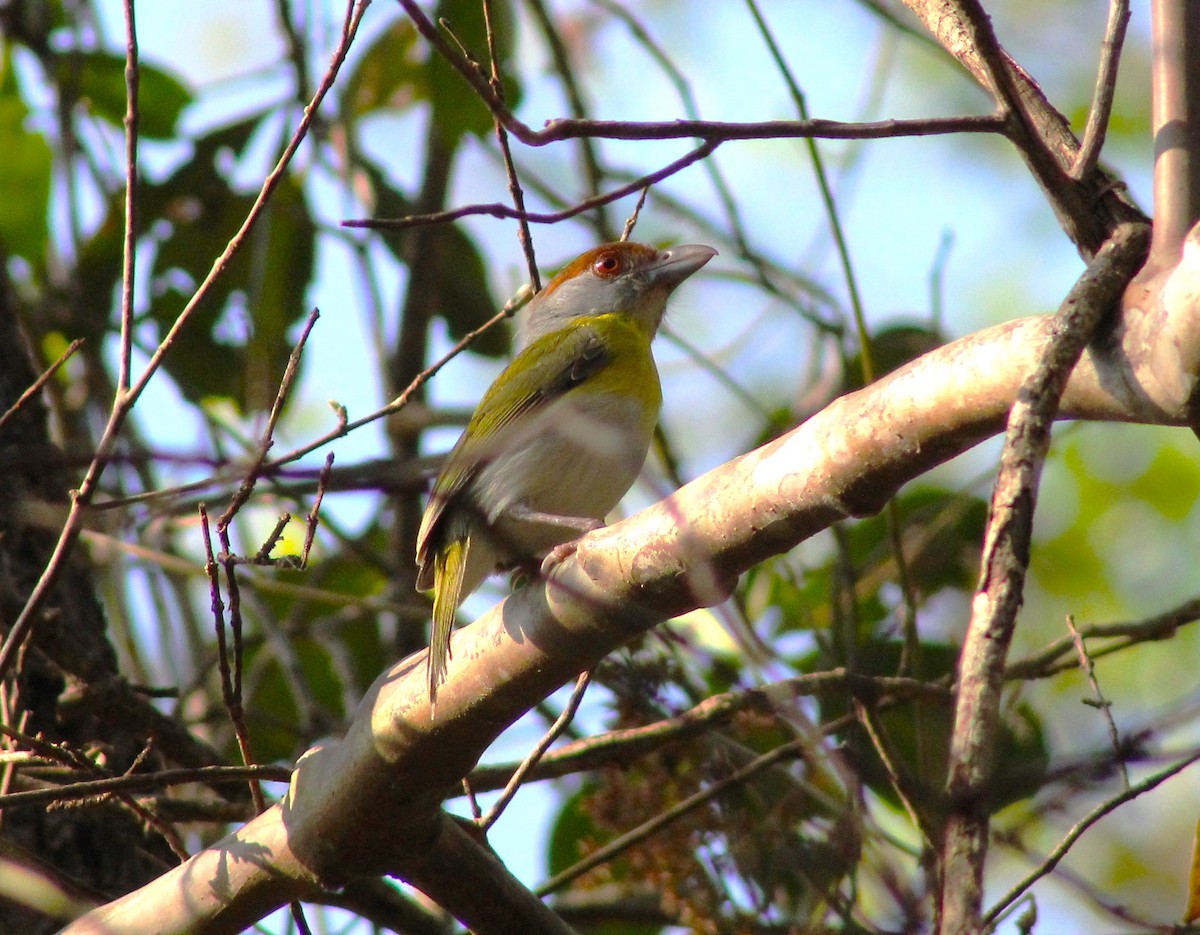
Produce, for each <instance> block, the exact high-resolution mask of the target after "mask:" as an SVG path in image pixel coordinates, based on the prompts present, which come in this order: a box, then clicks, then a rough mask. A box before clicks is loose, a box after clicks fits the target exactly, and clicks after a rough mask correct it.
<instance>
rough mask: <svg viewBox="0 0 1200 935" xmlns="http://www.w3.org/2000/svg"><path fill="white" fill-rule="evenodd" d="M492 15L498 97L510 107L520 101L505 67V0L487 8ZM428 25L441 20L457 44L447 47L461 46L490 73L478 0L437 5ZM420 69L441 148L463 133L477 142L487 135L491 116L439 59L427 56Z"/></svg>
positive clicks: (508, 52) (508, 49)
mask: <svg viewBox="0 0 1200 935" xmlns="http://www.w3.org/2000/svg"><path fill="white" fill-rule="evenodd" d="M492 15H493V19H492V22H493V25H494V26H495V39H496V55H497V57H498V58H499V60H500V74H501V81H502V82H503V86H504V96H505V100H506V101H507V102H508V105H509V107H510V108H511V107H515V106H516V104H517V102H518V100H519V99H520V89H519V86H518V84H517V82H516V79H515V78H514V77H513V76H512V75H511V74H510V73H509V70H508V67H507V66H508V63H509V62H510V61H511V58H512V51H513V42H512V37H513V21H512V19H513V18H512V7H511V5H510V4H509V3H508V2H507V0H498V2H496V3H495V4H493V7H492ZM434 21H435V22H439V23H440V22H443V21H445V24H446V27H447V28H448V29H449V30H450V31H451V32H452V33H453V34H454V38H455V39H456V40H457V42H454V43H453V44H455V45H458V44H461V45H462V46H463V47H465V48H466V50H467V53H468V54H469V55H470V57H471V58H472V59H474V60H475V61H476V62H478V63H480V64H481V65H482V66H483V67H484V68H485V70H486V71H489V72H490V69H489V68H488V66H487V61H488V59H487V56H488V42H487V32H486V29H485V23H484V18H483V10H482V8H481V7H480V5H479V0H441V2H439V3H438V5H437V9H436V11H435V12H434ZM426 69H427V73H426V78H425V83H426V87H428V89H429V100H430V103H432V105H433V123H434V125H435V126H436V127H437V128H438V129H439V130H441V131H442V138H443V141H444V142H445V144H446V146H447V148H449V149H453V148H454V147H455V146H456V145H457V143H458V140H459V139H460V138H461V137H462V136H463V135H464V134H467V133H472V134H474V135H475V136H480V137H482V136H484V135H486V134H488V133H490V132H492V128H493V121H492V114H491V111H489V110H488V108H487V105H486V104H485V103H484V102H483V100H482V99H481V98H480V97H479V95H478V94H476V93H475V90H474V89H473V88H472V87H471V86H470V85H469V84H468V83H467V80H466V79H465V78H464V77H463V76H462V75H460V74H459V73H458V71H457V70H455V68H454V66H453V65H451V64H450V63H449V62H447V61H446V60H445V59H444V58H442V56H440V55H431V56H430V57H429V60H428V62H427V64H426Z"/></svg>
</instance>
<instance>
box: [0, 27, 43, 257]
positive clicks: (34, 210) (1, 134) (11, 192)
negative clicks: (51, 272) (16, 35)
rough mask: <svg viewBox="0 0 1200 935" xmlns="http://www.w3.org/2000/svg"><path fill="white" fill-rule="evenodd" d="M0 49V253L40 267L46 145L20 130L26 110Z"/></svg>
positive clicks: (8, 62) (2, 50) (34, 135)
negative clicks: (20, 257)
mask: <svg viewBox="0 0 1200 935" xmlns="http://www.w3.org/2000/svg"><path fill="white" fill-rule="evenodd" d="M9 66H10V58H9V56H8V55H7V49H6V48H4V47H2V46H0V69H3V76H2V77H0V153H3V156H2V157H0V160H2V162H3V171H0V253H7V254H16V255H18V256H23V257H25V258H26V259H27V260H29V261H30V262H31V263H32V264H33V265H34V266H40V265H41V262H42V259H43V256H44V254H45V249H46V239H47V236H48V228H47V215H48V214H49V210H50V172H51V165H52V153H51V151H50V145H49V143H47V142H46V140H45V139H44V138H43V137H42V136H41V135H39V134H36V133H30V132H29V131H28V130H27V129H26V128H25V120H26V118H27V117H28V115H29V108H28V107H26V106H25V102H24V101H23V100H22V99H21V95H20V89H19V88H18V87H17V82H16V79H15V77H14V75H13V71H12V68H11V67H9Z"/></svg>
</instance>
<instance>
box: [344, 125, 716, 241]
mask: <svg viewBox="0 0 1200 935" xmlns="http://www.w3.org/2000/svg"><path fill="white" fill-rule="evenodd" d="M720 145H721V141H720V140H708V141H706V142H704V143H702V144H701V145H700V146H698V147H696V148H695V149H693V150H692V151H691V152H689V153H688V154H687V155H685V156H682V157H680V158H679V159H676V160H675V161H674V162H672V163H669V164H668V165H665V166H663V167H662V168H661V169H658V170H657V171H655V172H650V173H647V174H646V175H643V176H642V177H641V178H639V179H635V180H634V181H632V182H629V183H627V184H625V185H622V186H620V187H619V188H615V189H613V190H612V191H610V192H607V193H605V194H603V195H596V196H595V197H593V198H585V199H584V200H583V201H580V202H576V203H575V204H574V205H572V206H571V207H569V208H566V209H564V210H562V211H549V212H547V211H540V212H539V211H522V210H518V209H517V208H513V207H510V206H509V205H506V204H503V203H502V202H499V201H495V202H492V203H491V204H476V205H466V206H465V207H462V208H453V209H451V210H449V211H434V212H431V213H429V214H414V215H410V216H409V217H404V218H354V219H351V220H348V221H342V226H343V227H364V228H367V229H369V230H404V229H405V228H408V227H419V226H423V225H426V224H446V223H449V222H450V221H457V220H458V219H459V218H464V217H471V216H472V215H480V214H482V215H488V216H490V217H494V218H516V219H518V220H520V221H526V222H529V223H533V224H558V223H559V222H561V221H565V220H568V219H569V218H573V217H575V216H576V215H579V214H583V213H584V212H586V211H590V210H591V209H592V208H594V207H596V206H597V205H600V204H608V203H609V202H611V201H619V200H620V199H622V198H625V197H627V196H629V195H632V194H633V193H634V192H636V191H639V190H640V189H643V188H646V187H647V186H650V185H653V184H655V183H656V182H661V181H662V180H663V179H666V178H670V177H671V176H672V175H674V174H675V173H677V172H679V171H680V170H682V169H686V168H687V167H688V166H690V165H691V164H692V163H694V162H698V161H700V160H701V159H704V158H705V157H706V156H708V155H710V154H711V153H712V152H713V150H715V149H716V148H717V147H718V146H720Z"/></svg>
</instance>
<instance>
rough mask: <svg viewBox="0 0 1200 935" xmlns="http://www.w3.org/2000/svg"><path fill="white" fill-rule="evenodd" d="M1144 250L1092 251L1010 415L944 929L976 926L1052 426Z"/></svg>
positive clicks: (1120, 241)
mask: <svg viewBox="0 0 1200 935" xmlns="http://www.w3.org/2000/svg"><path fill="white" fill-rule="evenodd" d="M1148 248H1149V232H1148V231H1147V230H1146V228H1145V227H1140V226H1139V227H1133V226H1126V227H1123V228H1121V229H1120V230H1119V231H1118V235H1117V236H1116V237H1114V239H1113V240H1111V241H1110V242H1109V243H1107V244H1105V245H1104V247H1103V248H1102V249H1101V250H1100V252H1099V253H1097V255H1096V259H1095V260H1094V261H1093V262H1092V264H1091V266H1089V267H1088V269H1087V271H1086V272H1085V273H1084V274H1083V276H1082V277H1081V278H1080V279H1079V282H1078V283H1076V285H1075V287H1074V288H1073V289H1072V290H1071V293H1070V295H1068V297H1067V299H1066V301H1065V302H1064V303H1063V306H1062V309H1061V310H1060V311H1059V313H1058V314H1057V315H1056V316H1055V317H1054V319H1053V322H1054V334H1053V336H1052V337H1051V339H1050V341H1049V342H1048V344H1047V345H1046V347H1045V350H1044V352H1043V355H1042V357H1041V359H1040V360H1039V361H1038V364H1037V367H1036V368H1035V369H1034V370H1033V372H1032V373H1031V374H1030V376H1029V378H1028V379H1027V380H1026V381H1025V382H1024V383H1023V385H1022V387H1021V390H1020V392H1019V393H1018V395H1017V399H1016V402H1015V403H1014V404H1013V407H1012V411H1011V413H1010V414H1009V419H1008V430H1007V435H1006V438H1005V444H1004V450H1003V451H1002V453H1001V455H1000V471H999V474H998V476H997V478H996V486H995V490H994V491H993V493H992V513H991V518H990V520H989V523H988V530H987V535H986V537H985V540H984V550H983V560H982V568H981V570H980V582H979V587H978V589H977V591H976V594H975V601H974V604H973V606H972V613H971V622H970V625H969V627H968V629H967V638H966V641H965V643H964V645H963V650H962V655H961V658H960V661H959V678H958V696H957V705H956V709H955V720H954V733H953V737H952V740H951V746H950V763H949V769H948V774H947V793H948V796H949V800H950V813H949V817H948V820H947V823H946V829H945V834H944V839H943V841H942V862H941V867H942V880H941V884H942V886H941V891H942V896H941V913H940V918H941V922H942V925H941V931H942V932H945V933H952V935H959V933H962V935H967V933H973V932H976V931H978V930H979V915H980V909H981V906H982V899H983V871H984V863H985V860H986V857H987V845H988V829H989V816H990V814H991V804H990V801H989V792H990V784H991V777H992V773H993V770H994V767H995V756H996V746H997V742H998V738H999V733H1000V698H1001V692H1002V689H1003V687H1004V664H1005V660H1006V658H1007V656H1008V647H1009V644H1010V642H1011V640H1012V634H1013V630H1014V629H1015V628H1016V621H1017V611H1018V610H1019V609H1020V606H1021V601H1022V596H1023V593H1024V585H1025V570H1026V568H1027V567H1028V564H1029V540H1030V535H1031V533H1032V531H1033V512H1034V507H1035V505H1036V503H1037V487H1038V481H1039V479H1040V477H1041V472H1042V464H1043V463H1044V461H1045V457H1046V453H1047V452H1048V451H1049V449H1050V427H1051V425H1052V424H1053V422H1054V418H1055V415H1056V413H1057V412H1058V406H1059V399H1060V397H1061V394H1062V392H1063V389H1064V388H1065V387H1066V385H1067V379H1068V377H1069V375H1070V373H1071V371H1072V369H1073V368H1074V367H1075V363H1076V361H1078V360H1079V357H1080V355H1081V354H1082V353H1083V349H1084V347H1085V345H1086V344H1087V342H1088V340H1089V339H1090V338H1091V336H1092V334H1094V333H1095V330H1096V328H1097V327H1098V325H1099V323H1100V322H1101V320H1102V319H1103V317H1104V316H1105V315H1106V314H1109V313H1111V312H1112V310H1113V309H1114V308H1115V307H1116V306H1117V303H1118V300H1119V299H1120V297H1121V294H1122V293H1123V292H1124V290H1125V288H1126V286H1127V284H1128V283H1129V281H1130V280H1131V279H1132V278H1133V276H1134V274H1135V273H1136V272H1137V271H1138V269H1139V268H1140V267H1141V265H1142V262H1143V261H1144V259H1145V256H1146V252H1147V250H1148Z"/></svg>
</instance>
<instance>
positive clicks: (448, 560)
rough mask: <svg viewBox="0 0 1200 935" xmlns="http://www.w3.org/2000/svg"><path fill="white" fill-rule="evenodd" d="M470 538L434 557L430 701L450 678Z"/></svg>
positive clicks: (457, 541) (434, 698) (430, 641)
mask: <svg viewBox="0 0 1200 935" xmlns="http://www.w3.org/2000/svg"><path fill="white" fill-rule="evenodd" d="M470 548H471V539H470V537H469V536H468V537H465V538H462V539H454V540H452V541H451V542H448V543H446V546H445V547H444V548H442V549H440V550H439V551H438V553H437V555H436V557H435V558H434V569H433V574H434V585H433V627H432V629H431V631H430V634H429V700H430V701H431V702H432V701H434V700H436V698H437V688H438V685H440V684H441V683H442V680H443V679H445V677H446V662H447V660H449V658H450V631H451V629H453V627H454V615H455V612H456V611H457V610H458V605H459V603H460V601H461V597H462V588H463V574H464V572H465V571H466V568H467V553H468V552H469V550H470Z"/></svg>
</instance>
